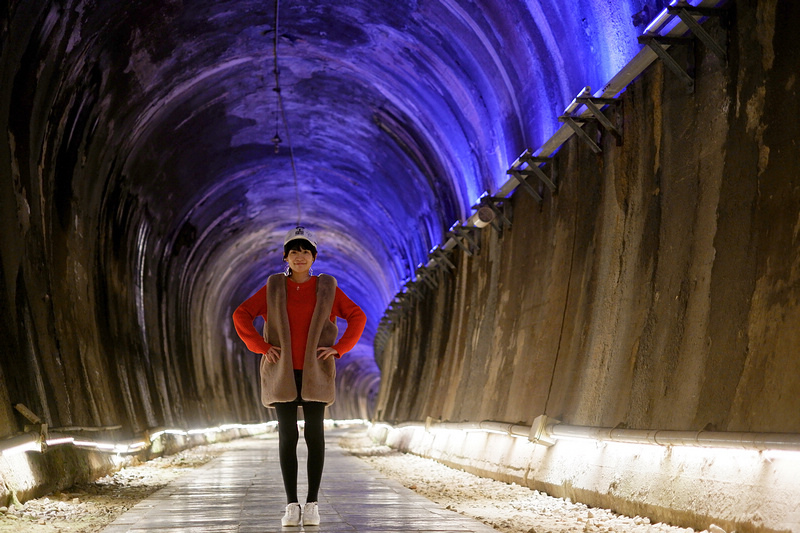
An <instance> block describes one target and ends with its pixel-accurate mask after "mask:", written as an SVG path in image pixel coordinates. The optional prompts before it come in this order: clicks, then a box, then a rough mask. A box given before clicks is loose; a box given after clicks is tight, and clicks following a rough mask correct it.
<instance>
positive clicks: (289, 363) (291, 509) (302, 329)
mask: <svg viewBox="0 0 800 533" xmlns="http://www.w3.org/2000/svg"><path fill="white" fill-rule="evenodd" d="M316 258H317V240H316V237H315V236H314V234H313V233H312V232H310V231H308V230H307V229H306V228H304V227H302V226H297V227H296V228H294V229H291V230H289V232H288V233H287V234H286V237H285V238H284V241H283V259H284V261H286V262H287V266H286V270H285V272H284V274H274V275H272V276H270V277H269V279H268V280H267V284H266V285H265V286H264V287H263V288H262V289H261V290H260V291H258V292H257V293H256V294H254V295H253V296H251V297H250V298H248V299H247V300H246V301H245V302H244V303H242V304H241V305H240V306H239V307H238V308H237V309H236V311H235V312H234V313H233V321H234V324H235V326H236V331H237V333H239V336H240V337H241V339H242V340H243V341H244V342H245V344H247V347H248V348H250V350H251V351H253V352H256V353H260V354H263V355H262V357H261V402H262V403H263V404H264V406H265V407H272V408H274V409H275V410H276V412H277V415H278V439H279V454H280V465H281V474H282V475H283V485H284V489H285V490H286V499H287V506H286V514H285V515H284V517H283V520H282V524H283V525H284V526H297V525H300V522H301V510H300V504H299V503H298V498H297V441H298V436H299V433H298V429H297V410H298V408H299V407H302V408H303V418H304V420H305V426H304V430H303V435H304V437H305V441H306V444H307V446H308V496H307V497H306V504H305V506H304V507H303V509H302V523H303V525H319V522H320V518H319V511H318V509H317V496H318V492H319V486H320V482H321V480H322V467H323V464H324V462H325V436H324V415H325V407H326V406H328V405H331V404H332V403H333V401H334V398H335V395H336V390H335V376H336V366H335V364H334V359H338V358H339V357H341V356H342V355H344V354H345V353H347V352H348V351H350V350H351V349H352V348H353V347H354V346H355V344H356V342H357V341H358V338H359V337H360V336H361V333H362V332H363V331H364V325H365V324H366V316H365V315H364V312H363V311H362V310H361V308H360V307H358V306H357V305H356V304H354V303H353V302H352V301H351V300H350V299H349V298H348V297H347V296H346V295H345V294H344V292H342V290H341V289H339V288H338V287H337V286H336V279H335V278H333V277H331V276H328V275H326V274H322V275H320V276H312V275H311V265H312V264H313V263H314V261H315V260H316ZM256 316H261V317H262V318H263V319H264V321H265V328H264V336H263V338H260V337H259V335H258V332H256V331H255V330H254V328H253V319H254V318H255V317H256ZM337 317H340V318H343V319H344V320H345V321H346V322H347V329H346V330H345V332H344V334H343V335H342V336H341V338H340V339H339V340H338V341H337V340H336V337H337V327H336V318H337ZM284 349H285V350H286V351H285V352H284Z"/></svg>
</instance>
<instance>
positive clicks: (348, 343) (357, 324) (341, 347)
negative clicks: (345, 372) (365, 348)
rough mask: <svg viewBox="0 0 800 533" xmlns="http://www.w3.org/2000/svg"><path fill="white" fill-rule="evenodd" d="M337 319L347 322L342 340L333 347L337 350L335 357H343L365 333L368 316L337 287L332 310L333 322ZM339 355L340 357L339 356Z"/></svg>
mask: <svg viewBox="0 0 800 533" xmlns="http://www.w3.org/2000/svg"><path fill="white" fill-rule="evenodd" d="M336 317H340V318H343V319H345V320H346V321H347V328H346V329H345V330H344V334H343V335H342V338H341V339H339V342H337V343H336V344H334V345H333V346H331V348H332V349H334V350H336V352H337V353H336V354H333V355H334V357H341V356H342V355H344V354H346V353H347V352H349V351H350V350H352V349H353V348H354V347H355V345H356V343H357V342H358V339H360V338H361V334H362V333H364V326H366V325H367V315H365V314H364V311H362V310H361V308H360V307H359V306H357V305H356V304H355V303H353V301H352V300H351V299H350V298H348V297H347V295H346V294H345V293H344V291H342V289H340V288H339V287H336V297H335V298H334V300H333V309H332V310H331V320H336ZM337 354H338V355H337Z"/></svg>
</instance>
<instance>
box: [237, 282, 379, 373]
mask: <svg viewBox="0 0 800 533" xmlns="http://www.w3.org/2000/svg"><path fill="white" fill-rule="evenodd" d="M286 283H287V286H286V310H287V312H288V315H289V331H290V332H291V335H292V363H293V366H294V368H295V370H302V369H303V361H304V360H305V353H306V343H307V342H308V328H309V327H310V326H311V317H312V315H313V314H314V306H316V304H317V277H316V276H311V279H309V280H308V281H306V282H305V283H295V282H294V281H292V280H291V279H290V278H286ZM259 315H260V316H261V317H263V318H264V320H266V319H267V286H266V285H264V286H263V287H261V289H259V291H258V292H257V293H255V294H254V295H252V296H251V297H250V298H248V299H247V300H245V301H244V302H242V305H240V306H239V307H237V308H236V311H234V312H233V325H234V327H235V328H236V333H238V334H239V337H241V339H242V340H243V341H244V343H245V345H246V346H247V348H248V349H249V350H250V351H252V352H255V353H261V354H263V353H267V351H268V350H269V349H270V348H271V347H272V345H271V344H269V343H268V342H266V341H265V340H264V337H263V336H262V335H261V333H259V332H258V331H257V330H256V328H255V327H254V326H253V320H254V319H255V317H257V316H259ZM336 317H339V318H343V319H345V320H346V321H347V328H346V329H345V332H344V334H343V335H342V338H341V339H339V342H337V343H336V344H334V345H333V349H334V350H336V351H337V352H339V357H341V356H342V355H344V354H345V353H347V352H349V351H350V350H352V349H353V347H354V346H355V345H356V343H357V342H358V339H359V338H360V337H361V333H363V331H364V326H366V324H367V317H366V315H365V314H364V311H362V310H361V308H360V307H359V306H357V305H356V304H354V303H353V301H352V300H351V299H350V298H348V297H347V295H346V294H345V293H344V292H343V291H342V289H340V288H339V287H336V296H335V298H334V300H333V309H331V317H330V318H331V320H336ZM281 355H283V354H281Z"/></svg>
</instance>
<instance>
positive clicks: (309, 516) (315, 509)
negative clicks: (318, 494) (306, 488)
mask: <svg viewBox="0 0 800 533" xmlns="http://www.w3.org/2000/svg"><path fill="white" fill-rule="evenodd" d="M303 525H304V526H318V525H319V506H317V502H308V503H307V504H306V506H305V507H303Z"/></svg>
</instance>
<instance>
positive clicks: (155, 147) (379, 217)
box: [4, 0, 664, 339]
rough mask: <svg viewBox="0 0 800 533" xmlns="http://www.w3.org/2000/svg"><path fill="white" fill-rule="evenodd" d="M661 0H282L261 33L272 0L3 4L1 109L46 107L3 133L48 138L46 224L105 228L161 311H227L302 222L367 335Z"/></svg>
mask: <svg viewBox="0 0 800 533" xmlns="http://www.w3.org/2000/svg"><path fill="white" fill-rule="evenodd" d="M663 3H664V2H663V1H660V0H651V1H646V0H626V1H622V0H621V1H619V2H607V1H606V0H577V1H574V2H560V1H557V0H530V1H490V0H485V1H467V0H444V1H434V0H431V1H417V2H398V1H376V0H370V1H360V0H354V1H351V2H346V3H342V2H337V1H332V0H321V1H299V2H297V1H296V2H282V3H281V4H280V5H279V6H278V9H277V14H278V20H277V23H278V25H277V40H276V39H275V35H276V6H275V3H274V2H262V1H254V0H250V1H248V0H235V1H218V0H213V1H211V0H207V1H200V0H196V1H138V2H101V3H97V2H93V1H88V0H87V1H67V2H64V3H62V4H58V5H57V4H55V3H54V4H53V5H49V6H47V5H44V4H46V3H42V2H33V3H29V2H12V5H11V6H10V7H9V12H8V16H9V19H10V20H13V19H15V18H19V17H21V18H22V19H26V20H28V21H29V23H28V24H24V25H22V24H14V25H12V26H11V27H12V28H13V31H14V32H16V33H15V34H12V35H8V36H7V37H8V38H7V42H15V41H17V42H27V43H29V45H28V47H27V48H26V49H24V50H19V51H18V52H15V51H13V50H6V51H5V54H6V55H7V56H9V55H10V54H14V53H19V54H20V55H19V57H17V58H16V59H17V60H18V61H19V64H20V65H24V66H23V67H21V68H20V69H19V71H17V72H16V74H15V75H14V78H13V79H10V80H5V81H4V86H6V87H11V88H12V95H11V101H12V102H13V105H15V106H22V107H25V108H26V109H17V111H16V112H15V113H13V115H15V116H29V117H30V116H34V117H36V116H40V117H47V118H46V120H44V119H42V120H40V121H39V122H38V123H36V122H35V121H32V122H31V125H28V124H23V123H21V122H20V121H17V122H15V120H14V117H13V116H12V117H11V120H10V125H11V127H10V130H11V134H12V136H17V137H19V136H22V135H24V134H28V135H31V136H36V135H39V136H40V137H41V138H42V139H43V141H42V146H41V147H40V150H41V152H40V153H31V154H30V155H29V157H28V158H27V160H28V161H29V162H30V164H31V165H34V164H36V162H37V161H38V160H44V159H46V158H51V157H55V158H56V159H55V161H56V162H57V165H56V171H55V176H54V177H53V179H52V185H51V187H52V194H53V196H54V197H55V202H56V207H57V211H58V212H57V215H58V220H59V222H60V224H61V225H62V226H64V227H65V226H67V225H69V224H72V223H73V222H72V221H73V219H80V220H83V224H84V225H85V226H86V227H89V228H93V227H97V228H99V230H98V232H97V235H96V237H95V238H96V240H97V242H96V245H97V246H98V247H101V246H106V245H107V246H110V247H114V248H116V249H117V250H119V249H122V250H125V251H124V252H122V253H120V252H118V254H117V255H118V256H119V257H122V258H123V260H125V261H127V262H128V267H127V268H128V269H129V270H130V271H131V272H132V273H133V274H132V275H131V277H132V278H133V279H134V283H136V279H138V278H139V277H142V278H144V276H146V275H158V276H160V279H161V280H162V283H163V285H164V286H163V287H162V290H164V291H165V292H171V293H174V294H172V296H171V297H172V298H176V301H175V302H173V304H171V306H168V307H171V308H173V309H181V308H183V309H189V308H193V309H197V308H199V307H202V309H204V311H203V312H204V313H206V314H207V315H208V316H206V317H205V319H199V320H200V322H201V323H205V324H206V325H209V324H213V323H215V322H218V321H219V320H226V319H227V317H228V316H229V313H230V310H231V309H232V307H233V306H234V305H235V304H236V303H238V302H239V301H241V300H242V299H243V298H245V297H246V296H248V295H249V294H251V293H252V292H254V291H255V290H256V289H257V288H258V287H259V286H260V285H261V284H263V282H264V280H265V279H266V276H267V275H268V274H270V273H273V272H275V271H278V270H279V269H280V268H281V258H280V247H281V245H282V242H281V239H282V236H283V235H284V233H285V232H286V230H287V229H288V228H289V227H291V226H292V225H293V224H295V223H297V222H298V221H299V222H300V223H302V224H304V225H306V226H307V227H309V228H311V229H313V230H315V231H316V232H317V234H318V235H319V240H320V258H319V261H318V265H317V268H316V270H317V271H322V272H327V273H330V274H333V275H334V276H337V277H338V278H339V279H340V284H341V286H342V287H343V288H344V289H345V291H346V292H347V293H348V294H349V295H350V296H351V297H352V298H353V299H354V300H355V301H356V302H358V303H359V304H360V305H361V306H362V307H363V308H364V309H365V311H366V312H367V314H368V316H369V317H370V324H369V326H368V331H367V333H368V335H367V339H368V338H369V337H371V335H372V334H373V333H374V328H375V325H376V323H377V321H378V319H379V318H380V316H381V314H382V313H383V311H384V309H385V307H386V305H387V304H388V302H389V301H390V300H391V299H392V297H393V296H394V294H395V293H396V292H397V291H398V289H399V288H400V287H401V285H402V283H403V281H404V280H405V279H407V278H408V277H409V276H410V275H411V274H412V272H413V270H414V269H415V267H416V265H417V264H418V263H420V262H422V261H424V260H425V258H426V256H427V253H428V251H429V250H430V249H431V248H432V247H433V246H435V245H437V244H440V243H442V242H443V240H444V239H443V237H444V234H445V232H446V231H447V229H448V228H449V227H450V226H451V225H452V224H453V223H454V222H455V221H456V220H459V219H461V220H464V219H465V218H466V217H467V216H469V215H470V213H471V209H470V207H471V205H472V204H474V203H475V200H476V199H477V198H478V196H479V195H480V194H481V193H483V192H484V191H489V192H491V191H494V190H496V189H497V188H498V186H499V185H500V184H502V183H503V182H505V181H506V173H505V171H506V169H507V168H508V166H509V164H510V162H511V161H513V160H514V159H515V158H516V156H517V155H519V153H521V152H522V151H523V150H524V149H526V148H536V147H538V146H540V145H541V143H542V142H544V141H545V140H546V139H547V138H548V137H549V136H550V135H551V134H552V133H553V132H554V131H555V130H556V128H557V127H558V125H559V124H558V120H557V116H558V114H559V112H560V111H562V110H563V109H564V107H565V106H566V104H567V103H568V102H569V101H570V100H571V99H572V97H574V96H575V94H577V92H578V91H579V90H580V89H581V88H582V87H584V86H586V85H590V86H592V87H598V86H600V85H602V84H603V83H604V82H605V81H607V80H608V79H609V78H610V77H611V75H612V74H613V73H614V72H615V71H616V70H617V69H618V68H619V67H620V66H622V65H623V64H624V63H625V62H626V61H627V60H628V59H629V58H630V57H632V56H633V55H634V54H635V53H636V52H637V51H638V49H639V48H640V45H639V44H638V43H637V41H636V36H637V35H638V34H640V33H641V30H642V27H636V26H635V25H634V23H633V22H632V15H634V14H636V13H638V12H641V11H642V10H643V9H644V10H648V9H649V10H650V12H652V13H655V12H656V10H657V9H659V8H660V7H663ZM34 4H35V5H34ZM612 4H613V5H612ZM21 27H25V28H27V31H28V32H29V33H28V34H26V35H23V34H22V30H21V29H20V28H21ZM276 42H277V65H278V69H279V82H280V96H281V97H282V101H283V110H281V108H280V106H279V105H278V93H277V91H276V90H275V88H276V80H275V77H274V72H273V69H274V60H275V50H276V48H275V44H276ZM6 61H7V62H11V59H10V58H9V57H7V58H6ZM42 87H47V89H43V88H42ZM45 106H48V107H51V109H50V110H49V111H45V110H44V109H43V107H45ZM282 111H283V112H282ZM284 114H285V122H284V118H283V116H284ZM37 127H38V128H40V129H41V131H29V130H30V129H31V128H33V129H35V128H37ZM276 134H277V135H278V136H279V137H280V138H281V140H282V142H281V143H280V144H279V145H278V147H277V148H278V149H277V151H276V150H275V144H273V142H272V139H273V137H274V136H275V135H276ZM32 150H33V151H35V149H32ZM48 150H49V151H51V152H53V153H47V152H48ZM292 154H293V157H292ZM293 163H294V165H295V167H296V172H295V171H293ZM59 198H61V200H59ZM104 261H105V263H104ZM110 261H111V259H108V258H107V259H105V260H101V263H102V264H107V263H108V262H110ZM106 275H107V276H109V277H111V274H110V273H107V274H106ZM109 283H110V284H113V280H110V281H109ZM173 283H174V284H173ZM146 304H147V298H146V297H145V296H140V297H139V299H138V300H137V306H138V307H143V306H146ZM140 311H141V310H140ZM190 314H191V313H188V312H187V313H186V315H183V316H188V315H190ZM178 316H180V315H178Z"/></svg>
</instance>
